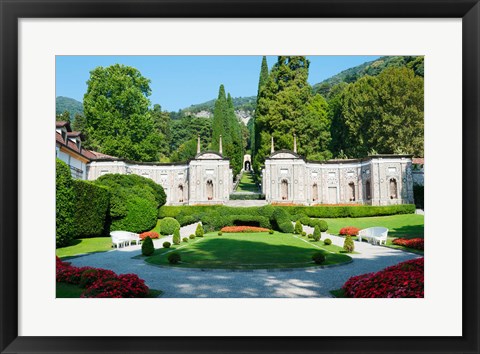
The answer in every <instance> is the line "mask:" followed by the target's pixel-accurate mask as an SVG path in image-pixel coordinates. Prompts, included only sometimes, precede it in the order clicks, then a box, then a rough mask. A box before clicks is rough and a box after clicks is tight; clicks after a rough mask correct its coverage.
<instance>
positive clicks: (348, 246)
mask: <svg viewBox="0 0 480 354" xmlns="http://www.w3.org/2000/svg"><path fill="white" fill-rule="evenodd" d="M343 249H344V250H345V251H346V252H348V253H352V252H353V250H354V249H355V244H354V242H353V239H352V236H347V237H346V238H345V241H344V242H343Z"/></svg>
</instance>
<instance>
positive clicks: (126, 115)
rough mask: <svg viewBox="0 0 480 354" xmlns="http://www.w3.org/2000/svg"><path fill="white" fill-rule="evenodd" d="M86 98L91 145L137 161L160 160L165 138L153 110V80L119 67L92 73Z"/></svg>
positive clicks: (122, 66) (84, 102)
mask: <svg viewBox="0 0 480 354" xmlns="http://www.w3.org/2000/svg"><path fill="white" fill-rule="evenodd" d="M87 85H88V87H87V93H86V94H85V95H84V98H83V106H84V114H85V118H86V128H87V134H88V137H89V143H90V146H91V147H92V148H93V149H95V150H97V151H100V152H102V153H105V154H108V155H113V156H118V157H122V158H127V159H131V160H136V161H158V159H159V146H160V145H161V136H160V134H159V133H158V131H157V129H155V122H154V120H153V118H152V116H151V112H150V111H149V105H150V100H149V99H148V96H149V95H150V93H151V90H150V80H149V79H147V78H145V77H143V76H142V75H141V73H140V71H138V70H137V69H135V68H132V67H129V66H124V65H120V64H115V65H112V66H109V67H106V68H104V67H97V68H95V69H94V70H92V71H91V72H90V78H89V80H88V81H87Z"/></svg>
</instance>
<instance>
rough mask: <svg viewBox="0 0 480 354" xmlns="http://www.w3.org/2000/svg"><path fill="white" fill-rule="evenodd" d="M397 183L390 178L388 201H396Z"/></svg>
mask: <svg viewBox="0 0 480 354" xmlns="http://www.w3.org/2000/svg"><path fill="white" fill-rule="evenodd" d="M397 198H398V194H397V181H396V180H395V178H390V199H397Z"/></svg>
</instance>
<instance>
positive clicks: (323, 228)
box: [318, 220, 328, 232]
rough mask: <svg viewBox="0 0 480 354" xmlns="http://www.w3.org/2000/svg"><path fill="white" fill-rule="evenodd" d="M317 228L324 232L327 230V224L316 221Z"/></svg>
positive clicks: (322, 221) (323, 221)
mask: <svg viewBox="0 0 480 354" xmlns="http://www.w3.org/2000/svg"><path fill="white" fill-rule="evenodd" d="M318 227H319V228H320V231H321V232H326V231H327V230H328V223H327V222H326V221H325V220H318Z"/></svg>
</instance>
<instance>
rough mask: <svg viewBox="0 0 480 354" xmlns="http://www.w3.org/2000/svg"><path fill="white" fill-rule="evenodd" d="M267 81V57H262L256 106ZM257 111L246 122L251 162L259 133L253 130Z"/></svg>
mask: <svg viewBox="0 0 480 354" xmlns="http://www.w3.org/2000/svg"><path fill="white" fill-rule="evenodd" d="M267 80H268V64H267V57H266V56H263V58H262V65H261V67H260V77H259V79H258V90H257V97H256V101H257V102H256V105H258V99H259V97H260V92H261V91H262V89H263V88H264V87H265V83H266V82H267ZM257 114H258V113H257V111H255V113H254V115H253V117H252V119H250V121H249V122H248V124H249V126H248V128H249V132H250V151H251V152H252V161H253V160H254V159H255V158H254V156H255V153H256V151H257V149H258V145H256V136H258V134H259V132H257V131H256V130H255V119H256V116H257Z"/></svg>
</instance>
